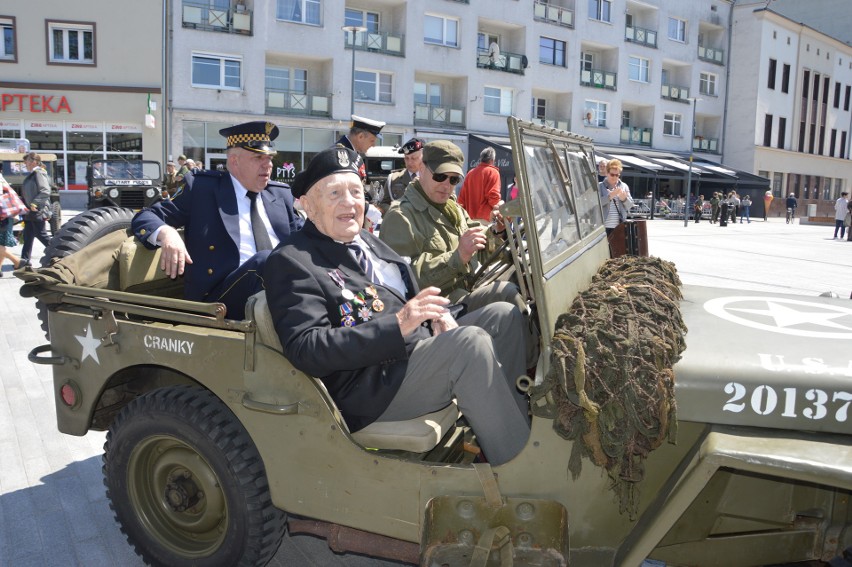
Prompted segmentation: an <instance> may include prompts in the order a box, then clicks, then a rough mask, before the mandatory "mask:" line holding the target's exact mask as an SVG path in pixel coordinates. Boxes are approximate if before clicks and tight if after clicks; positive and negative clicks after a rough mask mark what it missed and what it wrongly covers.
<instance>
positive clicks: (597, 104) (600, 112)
mask: <svg viewBox="0 0 852 567" xmlns="http://www.w3.org/2000/svg"><path fill="white" fill-rule="evenodd" d="M608 109H609V105H608V104H607V103H605V102H601V101H599V100H587V101H586V103H585V106H584V107H583V123H584V124H585V125H586V126H591V127H593V128H606V118H607V112H608Z"/></svg>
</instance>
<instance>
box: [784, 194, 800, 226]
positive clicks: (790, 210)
mask: <svg viewBox="0 0 852 567" xmlns="http://www.w3.org/2000/svg"><path fill="white" fill-rule="evenodd" d="M786 205H787V224H793V221H794V220H795V219H796V208H798V206H799V200H798V199H796V195H794V194H793V193H790V196H789V197H787V203H786Z"/></svg>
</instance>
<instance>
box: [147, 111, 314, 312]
mask: <svg viewBox="0 0 852 567" xmlns="http://www.w3.org/2000/svg"><path fill="white" fill-rule="evenodd" d="M219 133H220V134H221V135H222V136H224V137H225V138H226V139H227V148H228V149H227V150H226V151H227V154H228V171H199V172H198V173H196V174H195V175H193V176H187V178H186V184H185V185H184V187H183V188H181V189H179V190H178V192H177V193H176V194H175V196H174V197H173V198H172V200H170V201H161V202H159V203H156V204H155V205H153V206H152V207H150V208H147V209H142V210H141V211H139V212H138V213H137V214H136V216H134V217H133V221H132V224H131V228H132V229H133V234H134V235H135V236H136V237H137V238H138V239H139V240H140V242H142V243H143V244H144V245H145V246H146V247H148V248H151V249H154V248H157V247H161V248H162V249H163V252H162V255H161V257H160V268H161V269H162V270H164V271H165V272H166V274H167V275H168V276H169V277H171V278H176V277H178V276H180V275H184V274H185V277H186V280H185V282H184V297H185V298H186V299H190V300H193V301H210V302H213V301H219V302H222V303H224V304H225V307H226V308H227V316H228V317H229V318H231V319H243V318H244V317H245V304H246V301H247V299H248V297H249V296H250V295H252V294H253V293H256V292H258V291H260V290H261V289H263V269H264V264H265V262H266V259H267V257H268V256H269V253H270V251H271V250H272V248H274V247H275V245H277V244H278V242H279V241H280V240H281V239H283V238H284V237H285V236H287V235H288V234H290V233H291V232H294V231H296V230H298V229H299V228H300V227H301V226H302V219H301V218H299V217H298V215H297V214H296V213H295V212H294V210H293V195H292V194H291V193H290V189H289V188H288V187H287V185H285V184H283V183H277V182H274V181H270V176H271V174H272V156H274V155H275V154H276V151H275V149H274V145H273V143H272V140H274V139H275V138H276V137H277V136H278V127H277V126H275V125H274V124H272V123H270V122H248V123H245V124H238V125H236V126H232V127H230V128H223V129H222V130H220V131H219ZM258 196H259V197H260V198H259V199H258V198H257V197H258ZM181 227H182V228H183V229H184V235H183V238H181V236H180V234H179V233H178V231H177V230H176V229H178V228H181Z"/></svg>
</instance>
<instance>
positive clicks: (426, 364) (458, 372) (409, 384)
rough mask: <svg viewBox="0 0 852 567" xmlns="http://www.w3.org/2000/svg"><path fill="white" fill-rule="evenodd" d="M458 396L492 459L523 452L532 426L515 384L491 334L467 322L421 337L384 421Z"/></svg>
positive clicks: (438, 406)
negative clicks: (505, 369)
mask: <svg viewBox="0 0 852 567" xmlns="http://www.w3.org/2000/svg"><path fill="white" fill-rule="evenodd" d="M453 399H456V400H457V402H458V405H459V409H460V410H461V411H462V413H464V415H465V417H466V418H467V420H468V422H469V423H470V425H471V427H472V428H473V431H474V432H475V433H476V436H477V438H478V439H479V444H480V446H481V447H482V449H483V451H484V452H485V455H486V456H487V457H488V460H489V462H491V463H492V464H495V465H499V464H501V463H505V462H506V461H509V460H510V459H512V458H513V457H514V456H515V455H517V454H518V453H520V452H521V450H522V449H523V448H524V445H526V442H527V439H528V438H529V433H530V429H529V425H528V423H527V418H526V415H525V414H524V413H522V412H521V410H520V409H519V408H518V405H517V403H516V401H515V396H514V386H512V385H510V383H509V379H508V378H507V376H506V374H505V373H504V372H503V370H502V369H501V367H500V364H499V363H498V360H497V356H496V354H495V347H494V344H493V341H492V339H491V337H490V335H489V334H488V333H487V332H486V331H485V330H484V329H481V328H479V327H475V326H471V325H465V326H461V327H458V328H457V329H453V330H452V331H447V332H445V333H441V334H440V335H438V336H436V337H432V338H429V339H426V340H424V341H421V342H420V343H418V345H417V347H415V349H414V352H413V353H412V355H411V358H410V359H409V361H408V371H407V372H406V374H405V379H404V380H403V382H402V385H401V386H400V388H399V390H398V391H397V393H396V395H395V396H394V398H393V400H391V403H390V404H389V405H388V407H387V409H385V411H384V413H383V414H382V415H381V416H380V417H379V419H378V420H379V421H399V420H405V419H413V418H415V417H418V416H421V415H424V414H426V413H430V412H433V411H437V410H439V409H441V408H443V407H446V406H447V405H449V404H450V402H451V401H452V400H453Z"/></svg>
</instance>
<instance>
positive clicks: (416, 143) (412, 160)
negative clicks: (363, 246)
mask: <svg viewBox="0 0 852 567" xmlns="http://www.w3.org/2000/svg"><path fill="white" fill-rule="evenodd" d="M425 144H426V142H424V141H423V140H421V139H420V138H411V139H410V140H408V141H407V142H405V144H403V145H402V147H401V148H399V153H401V154H402V155H403V159H404V160H405V167H404V168H402V169H398V170H396V171H393V172H391V174H390V175H388V179H387V181H386V182H385V191H384V194H383V195H382V199H381V201H380V202H379V204H378V207H379V209H380V210H381V211H382V214H384V213H386V212H388V209H389V208H390V205H391V203H392V202H393V201H398V200H400V199H401V198H402V194H403V193H405V188H406V187H408V184H409V183H411V182H412V181H414V180H415V179H417V174H418V172H419V171H420V164H421V162H422V161H423V146H424V145H425Z"/></svg>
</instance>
